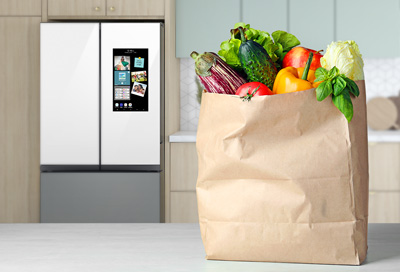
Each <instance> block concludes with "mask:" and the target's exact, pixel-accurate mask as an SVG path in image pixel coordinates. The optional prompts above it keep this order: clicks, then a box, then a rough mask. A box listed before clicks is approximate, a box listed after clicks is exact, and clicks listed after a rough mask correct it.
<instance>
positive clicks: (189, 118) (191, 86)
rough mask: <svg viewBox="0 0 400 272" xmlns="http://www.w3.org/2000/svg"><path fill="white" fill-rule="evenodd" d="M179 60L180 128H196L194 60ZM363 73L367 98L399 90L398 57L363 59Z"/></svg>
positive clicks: (399, 69)
mask: <svg viewBox="0 0 400 272" xmlns="http://www.w3.org/2000/svg"><path fill="white" fill-rule="evenodd" d="M180 62H181V82H180V89H181V92H180V93H181V109H180V111H181V120H180V122H181V125H180V129H181V130H196V129H197V123H198V120H199V111H200V105H199V103H198V102H197V89H198V86H197V84H196V74H195V72H194V60H193V59H191V58H183V59H181V60H180ZM364 75H365V83H366V88H367V100H369V99H371V98H373V97H376V96H395V95H398V94H399V92H400V58H392V59H364Z"/></svg>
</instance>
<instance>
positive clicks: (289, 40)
mask: <svg viewBox="0 0 400 272" xmlns="http://www.w3.org/2000/svg"><path fill="white" fill-rule="evenodd" d="M272 38H274V42H275V44H278V45H280V47H281V48H282V50H281V51H277V55H278V56H279V60H280V62H282V61H283V58H284V57H285V55H286V53H287V52H289V50H290V49H292V48H293V47H295V46H297V45H299V44H300V41H299V40H298V39H297V38H296V37H295V36H294V35H293V34H290V33H287V32H285V31H282V30H277V31H274V32H273V33H272Z"/></svg>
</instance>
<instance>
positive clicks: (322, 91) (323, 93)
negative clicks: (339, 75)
mask: <svg viewBox="0 0 400 272" xmlns="http://www.w3.org/2000/svg"><path fill="white" fill-rule="evenodd" d="M316 92H317V100H318V101H322V100H324V99H325V98H327V97H328V96H329V95H330V94H331V93H332V83H331V81H330V80H328V81H324V82H322V83H321V84H319V86H318V87H317V89H316Z"/></svg>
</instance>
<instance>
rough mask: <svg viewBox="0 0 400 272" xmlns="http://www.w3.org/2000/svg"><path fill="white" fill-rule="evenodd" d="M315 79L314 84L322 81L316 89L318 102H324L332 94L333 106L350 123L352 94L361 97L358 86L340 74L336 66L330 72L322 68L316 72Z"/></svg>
mask: <svg viewBox="0 0 400 272" xmlns="http://www.w3.org/2000/svg"><path fill="white" fill-rule="evenodd" d="M315 77H316V79H315V81H314V82H318V81H322V82H321V84H320V85H319V86H318V87H317V89H316V96H317V100H318V101H322V100H324V99H325V98H327V97H328V96H329V95H330V94H332V101H333V104H334V105H335V106H336V107H337V108H338V109H339V110H340V111H341V112H342V113H343V114H344V116H345V117H346V119H347V121H348V122H350V121H351V119H352V118H353V103H352V102H351V97H350V93H351V94H353V95H354V96H356V97H357V96H359V95H360V90H359V89H358V86H357V84H356V83H355V82H354V81H353V80H351V79H349V78H347V77H346V76H345V75H344V74H340V71H339V69H338V68H337V67H336V66H334V67H333V68H332V69H331V70H329V71H328V70H326V69H324V68H322V67H320V68H318V69H317V70H316V71H315Z"/></svg>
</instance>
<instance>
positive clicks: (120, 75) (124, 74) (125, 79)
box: [114, 71, 130, 85]
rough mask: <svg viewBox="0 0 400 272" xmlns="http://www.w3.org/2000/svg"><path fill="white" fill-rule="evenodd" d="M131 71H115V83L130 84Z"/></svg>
mask: <svg viewBox="0 0 400 272" xmlns="http://www.w3.org/2000/svg"><path fill="white" fill-rule="evenodd" d="M129 79H130V73H129V71H114V85H129V83H130V82H129V81H130V80H129Z"/></svg>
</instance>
